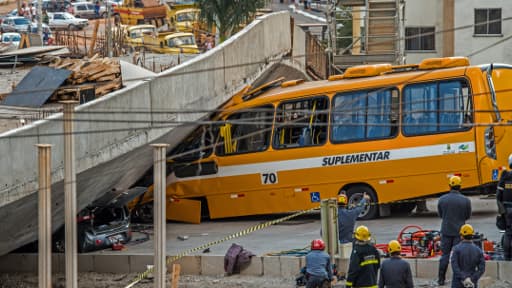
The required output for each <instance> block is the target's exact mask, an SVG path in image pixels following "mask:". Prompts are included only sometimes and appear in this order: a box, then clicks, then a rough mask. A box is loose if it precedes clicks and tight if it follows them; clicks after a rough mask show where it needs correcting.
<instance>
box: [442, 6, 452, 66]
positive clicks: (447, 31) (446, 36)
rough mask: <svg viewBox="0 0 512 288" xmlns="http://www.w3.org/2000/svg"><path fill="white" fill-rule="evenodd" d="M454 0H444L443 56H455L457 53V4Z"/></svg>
mask: <svg viewBox="0 0 512 288" xmlns="http://www.w3.org/2000/svg"><path fill="white" fill-rule="evenodd" d="M454 2H455V1H454V0H444V1H443V57H450V56H454V55H453V54H454V53H455V47H454V43H455V39H454V37H455V34H454V31H453V29H454V28H455V24H454V21H455V20H454V18H455V14H454V12H455V4H454Z"/></svg>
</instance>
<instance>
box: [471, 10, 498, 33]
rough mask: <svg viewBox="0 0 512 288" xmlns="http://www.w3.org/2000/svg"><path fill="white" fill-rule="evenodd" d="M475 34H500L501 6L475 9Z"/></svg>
mask: <svg viewBox="0 0 512 288" xmlns="http://www.w3.org/2000/svg"><path fill="white" fill-rule="evenodd" d="M475 34H476V35H501V8H496V9H475Z"/></svg>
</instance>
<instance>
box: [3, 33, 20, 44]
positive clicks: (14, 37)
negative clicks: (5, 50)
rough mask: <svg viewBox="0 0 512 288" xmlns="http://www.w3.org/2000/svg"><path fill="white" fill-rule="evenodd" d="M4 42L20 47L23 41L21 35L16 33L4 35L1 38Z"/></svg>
mask: <svg viewBox="0 0 512 288" xmlns="http://www.w3.org/2000/svg"><path fill="white" fill-rule="evenodd" d="M0 39H1V40H2V43H4V44H9V43H10V44H11V45H13V46H15V47H19V46H20V41H21V35H20V33H16V32H6V33H3V34H2V37H1V38H0Z"/></svg>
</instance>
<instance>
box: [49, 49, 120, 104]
mask: <svg viewBox="0 0 512 288" xmlns="http://www.w3.org/2000/svg"><path fill="white" fill-rule="evenodd" d="M48 66H49V67H52V68H55V69H68V70H70V71H72V72H73V73H72V74H71V76H69V78H68V79H67V80H66V85H65V86H63V87H62V89H59V91H57V95H60V96H62V97H58V98H59V100H65V99H75V100H79V99H76V93H74V92H73V93H72V92H70V91H77V89H78V90H79V89H80V87H84V88H87V89H90V87H91V86H93V87H94V92H95V93H94V94H95V97H100V96H103V95H105V94H107V93H110V92H112V91H115V90H118V89H120V88H121V87H122V79H121V65H120V64H119V61H118V60H113V59H110V58H99V57H98V54H96V55H94V56H93V57H91V58H90V59H85V58H84V59H70V58H65V59H63V58H55V60H53V61H52V62H51V63H50V64H49V65H48ZM69 93H72V94H73V95H67V94H69ZM66 96H68V97H66Z"/></svg>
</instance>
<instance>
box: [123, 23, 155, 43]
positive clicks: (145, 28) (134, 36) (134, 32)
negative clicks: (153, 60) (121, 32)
mask: <svg viewBox="0 0 512 288" xmlns="http://www.w3.org/2000/svg"><path fill="white" fill-rule="evenodd" d="M125 31H126V34H125V41H126V43H127V44H128V45H129V46H131V47H141V46H143V44H144V42H143V38H144V35H147V36H149V37H156V36H157V35H158V32H157V31H156V27H155V25H147V24H145V25H135V26H128V27H126V30H125Z"/></svg>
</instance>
